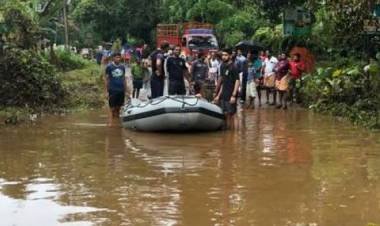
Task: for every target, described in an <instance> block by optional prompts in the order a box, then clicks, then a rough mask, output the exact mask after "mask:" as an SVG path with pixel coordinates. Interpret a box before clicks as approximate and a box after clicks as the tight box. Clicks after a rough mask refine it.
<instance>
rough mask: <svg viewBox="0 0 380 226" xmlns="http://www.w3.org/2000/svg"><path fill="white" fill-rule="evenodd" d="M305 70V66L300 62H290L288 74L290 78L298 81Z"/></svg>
mask: <svg viewBox="0 0 380 226" xmlns="http://www.w3.org/2000/svg"><path fill="white" fill-rule="evenodd" d="M304 70H305V64H304V63H303V62H302V61H298V62H296V61H290V74H291V76H292V78H295V79H299V78H301V76H302V73H303V71H304Z"/></svg>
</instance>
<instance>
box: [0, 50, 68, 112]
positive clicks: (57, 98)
mask: <svg viewBox="0 0 380 226" xmlns="http://www.w3.org/2000/svg"><path fill="white" fill-rule="evenodd" d="M0 81H1V83H0V106H29V107H31V108H39V107H42V108H50V107H52V106H57V105H59V104H60V103H61V101H62V100H63V96H64V92H63V89H62V87H61V85H60V80H59V78H58V76H57V74H56V71H55V69H54V67H53V66H52V65H50V64H49V62H48V61H47V60H46V59H45V58H44V57H42V56H41V55H40V54H38V53H36V52H34V51H30V50H19V49H8V50H7V51H6V52H5V54H4V55H3V56H2V57H1V58H0Z"/></svg>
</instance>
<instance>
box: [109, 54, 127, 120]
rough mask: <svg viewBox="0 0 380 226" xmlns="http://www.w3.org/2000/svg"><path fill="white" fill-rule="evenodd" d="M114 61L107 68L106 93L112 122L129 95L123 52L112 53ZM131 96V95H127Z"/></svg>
mask: <svg viewBox="0 0 380 226" xmlns="http://www.w3.org/2000/svg"><path fill="white" fill-rule="evenodd" d="M112 57H113V62H112V63H110V64H109V65H108V66H107V68H106V76H105V89H106V90H105V91H106V92H105V94H106V97H107V99H108V103H109V107H110V110H111V111H110V122H111V123H112V121H113V120H114V119H117V118H119V114H120V108H121V106H123V104H124V101H125V96H126V95H127V80H126V77H125V67H124V65H122V64H120V62H121V54H120V53H114V54H113V55H112ZM127 96H128V97H129V95H127Z"/></svg>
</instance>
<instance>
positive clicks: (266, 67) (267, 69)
mask: <svg viewBox="0 0 380 226" xmlns="http://www.w3.org/2000/svg"><path fill="white" fill-rule="evenodd" d="M277 64H278V59H277V58H276V57H274V56H271V54H270V52H269V51H268V50H267V51H266V58H265V60H264V63H263V68H262V70H263V75H264V87H265V88H266V90H267V92H266V93H267V101H266V103H267V104H270V105H275V104H276V102H277V101H276V95H275V93H276V92H275V90H274V87H275V79H276V73H275V72H274V68H275V67H276V65H277ZM270 93H273V102H272V103H269V94H270Z"/></svg>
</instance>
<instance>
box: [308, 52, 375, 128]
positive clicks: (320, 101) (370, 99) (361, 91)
mask: <svg viewBox="0 0 380 226" xmlns="http://www.w3.org/2000/svg"><path fill="white" fill-rule="evenodd" d="M363 66H364V65H363V64H362V63H360V62H359V63H358V62H357V60H356V61H355V60H353V59H344V60H339V61H336V62H333V64H331V65H327V66H325V67H320V68H318V69H317V70H316V71H315V72H314V73H312V74H309V75H306V76H305V77H304V78H303V83H304V86H303V87H302V89H301V93H302V98H303V103H304V104H305V105H306V106H309V107H310V108H312V109H314V110H316V111H319V112H329V113H331V114H333V115H336V116H341V117H345V118H348V119H350V120H351V121H352V122H354V123H355V124H360V125H364V126H367V127H369V128H380V121H379V119H380V115H379V113H380V95H379V93H378V90H379V89H380V76H379V73H380V70H377V71H376V70H375V69H376V67H375V66H376V64H375V65H372V67H370V71H369V73H366V72H365V71H364V70H363ZM371 68H372V70H373V71H371ZM373 68H375V69H373Z"/></svg>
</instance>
